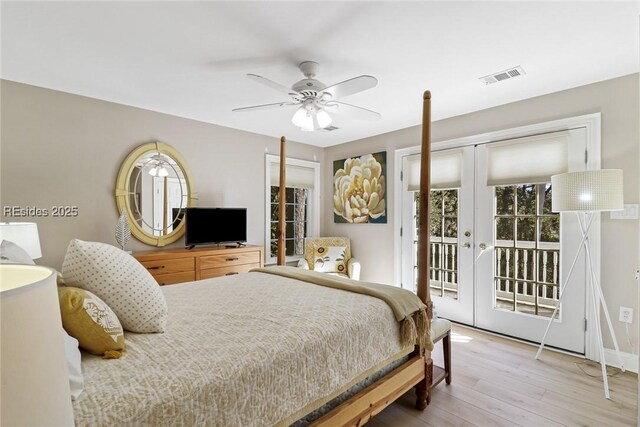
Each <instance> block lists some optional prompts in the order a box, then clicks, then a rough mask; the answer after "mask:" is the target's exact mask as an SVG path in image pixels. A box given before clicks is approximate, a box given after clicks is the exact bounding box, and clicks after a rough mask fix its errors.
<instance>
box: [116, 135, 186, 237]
mask: <svg viewBox="0 0 640 427" xmlns="http://www.w3.org/2000/svg"><path fill="white" fill-rule="evenodd" d="M196 199H197V197H196V193H195V191H194V187H193V179H192V178H191V175H190V174H189V170H188V169H187V166H186V163H185V161H184V159H183V158H182V156H181V155H180V154H179V153H178V152H177V151H176V150H175V149H174V148H173V147H171V146H169V145H167V144H163V143H161V142H150V143H147V144H143V145H141V146H139V147H138V148H136V149H135V150H133V151H132V152H131V153H130V154H129V155H128V156H127V158H126V159H125V160H124V162H123V163H122V166H120V172H118V179H117V180H116V205H117V206H118V212H122V211H125V212H126V213H127V217H128V219H129V226H130V228H131V234H133V235H134V236H135V237H136V238H137V239H138V240H140V241H141V242H143V243H146V244H148V245H154V246H165V245H168V244H169V243H173V242H175V241H176V240H178V239H179V238H180V237H182V235H183V234H184V231H185V228H184V227H185V224H184V215H185V211H186V208H187V207H191V206H193V205H194V204H195V201H196Z"/></svg>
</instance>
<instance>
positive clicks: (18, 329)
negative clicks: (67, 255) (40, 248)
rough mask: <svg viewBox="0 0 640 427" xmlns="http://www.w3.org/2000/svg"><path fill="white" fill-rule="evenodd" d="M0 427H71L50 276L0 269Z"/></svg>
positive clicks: (42, 270) (30, 269)
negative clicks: (0, 383)
mask: <svg viewBox="0 0 640 427" xmlns="http://www.w3.org/2000/svg"><path fill="white" fill-rule="evenodd" d="M0 316H1V322H0V340H1V342H2V346H1V348H0V365H1V371H2V372H1V379H2V380H1V381H2V388H1V390H0V393H1V395H2V399H0V424H1V425H3V426H14V425H15V426H17V425H20V426H44V425H51V426H54V425H55V426H72V425H73V410H72V407H71V394H70V389H69V374H68V370H67V362H66V358H65V351H64V335H63V329H62V321H61V319H60V306H59V303H58V292H57V289H56V272H55V271H54V270H52V269H49V268H46V267H39V266H35V265H17V264H2V265H0Z"/></svg>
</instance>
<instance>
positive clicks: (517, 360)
mask: <svg viewBox="0 0 640 427" xmlns="http://www.w3.org/2000/svg"><path fill="white" fill-rule="evenodd" d="M452 346H453V348H452V359H453V360H452V379H453V382H452V384H451V385H448V386H447V385H446V384H445V383H444V382H442V383H440V385H438V387H437V388H436V389H435V391H434V393H433V397H432V400H431V404H430V405H429V406H428V407H427V409H425V410H424V412H420V411H418V410H416V409H414V402H415V394H414V392H413V391H410V392H408V393H407V394H405V395H404V396H402V397H401V398H400V399H399V400H398V401H397V402H395V403H394V404H393V405H391V406H389V407H388V408H386V409H385V410H384V411H383V412H381V413H380V414H378V416H376V417H375V418H374V419H373V420H371V421H370V422H369V423H367V426H369V427H404V426H406V427H425V426H433V427H441V426H465V427H466V426H516V425H520V426H545V427H546V426H562V425H564V426H635V425H636V423H637V404H638V399H637V390H638V383H637V375H636V374H635V373H631V372H626V373H620V372H619V370H617V369H613V368H611V369H610V374H612V375H613V376H610V377H609V387H610V390H611V399H612V400H607V399H605V398H604V392H603V388H602V377H601V373H600V372H601V371H600V366H599V365H596V364H593V363H591V362H586V361H585V360H583V359H579V358H576V357H572V356H568V355H565V354H560V353H556V352H551V351H545V352H544V353H543V355H542V356H541V358H540V360H535V359H534V355H535V352H536V350H537V348H536V347H533V346H530V345H527V344H523V343H519V342H515V341H511V340H507V339H504V338H501V337H496V336H493V335H489V334H486V333H483V332H479V331H476V330H473V329H470V328H465V327H460V326H454V328H453V337H452ZM433 359H434V361H435V363H436V364H437V365H440V366H442V345H441V344H438V345H437V348H436V350H435V351H434V353H433ZM576 363H578V364H579V365H576ZM581 369H582V370H581ZM583 370H584V371H586V373H585V372H583ZM590 375H593V376H590Z"/></svg>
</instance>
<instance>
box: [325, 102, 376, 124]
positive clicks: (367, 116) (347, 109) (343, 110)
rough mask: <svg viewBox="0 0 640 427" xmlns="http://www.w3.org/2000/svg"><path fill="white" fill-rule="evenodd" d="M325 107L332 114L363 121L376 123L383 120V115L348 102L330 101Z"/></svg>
mask: <svg viewBox="0 0 640 427" xmlns="http://www.w3.org/2000/svg"><path fill="white" fill-rule="evenodd" d="M325 107H327V109H328V111H330V112H332V113H338V114H344V115H348V116H351V117H354V118H357V119H361V120H370V121H375V120H380V119H381V118H382V114H380V113H378V112H375V111H373V110H368V109H366V108H362V107H358V106H355V105H351V104H347V103H346V102H340V101H330V102H328V103H326V104H325Z"/></svg>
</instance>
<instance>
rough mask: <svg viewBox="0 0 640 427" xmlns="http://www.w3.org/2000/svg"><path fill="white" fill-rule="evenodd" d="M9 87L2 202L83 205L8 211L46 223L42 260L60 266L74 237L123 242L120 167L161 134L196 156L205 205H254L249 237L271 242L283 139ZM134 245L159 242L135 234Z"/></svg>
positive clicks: (310, 153) (307, 150)
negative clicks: (119, 236)
mask: <svg viewBox="0 0 640 427" xmlns="http://www.w3.org/2000/svg"><path fill="white" fill-rule="evenodd" d="M0 90H1V98H2V99H1V101H2V123H1V124H2V129H1V144H2V146H1V148H2V150H1V160H0V161H1V164H0V166H1V176H0V179H1V183H0V191H1V192H0V196H1V202H2V203H1V204H2V206H14V205H15V206H22V207H26V206H35V207H40V208H47V209H49V208H50V207H51V206H54V205H77V206H78V207H79V211H80V215H79V216H78V217H77V218H51V217H49V218H6V217H4V215H3V216H2V220H3V221H5V220H14V221H35V222H37V223H38V227H39V231H40V238H41V244H42V253H43V257H42V258H41V259H39V260H37V261H38V264H41V265H49V266H52V267H55V268H60V266H61V264H62V260H63V258H64V254H65V251H66V248H67V245H68V243H69V241H70V240H71V239H72V238H79V239H84V240H95V241H102V242H107V243H113V244H115V238H114V227H115V224H116V220H117V219H118V212H117V209H116V205H115V199H114V186H115V180H116V174H117V173H118V169H119V167H120V164H121V163H122V161H123V160H124V158H125V157H126V156H127V154H128V153H129V152H130V151H131V150H132V149H133V148H135V147H136V146H138V145H140V144H143V143H145V142H150V141H156V140H157V141H162V142H165V143H167V144H169V145H172V146H173V147H175V148H176V149H177V150H178V151H179V152H180V153H181V154H182V156H183V157H184V158H185V159H186V162H187V163H188V166H189V168H190V170H191V173H192V174H193V177H194V181H195V187H196V190H197V192H198V195H199V201H198V205H200V206H235V207H246V208H247V209H248V218H249V221H248V224H247V233H248V234H247V236H248V241H249V243H253V244H260V245H261V244H263V241H264V198H265V191H264V168H265V150H268V151H269V153H272V154H277V153H278V152H279V139H278V138H270V137H267V136H263V135H257V134H253V133H248V132H243V131H239V130H235V129H230V128H225V127H221V126H216V125H212V124H207V123H202V122H197V121H194V120H188V119H183V118H179V117H174V116H170V115H166V114H161V113H156V112H152V111H147V110H142V109H139V108H133V107H128V106H124V105H120V104H114V103H111V102H105V101H100V100H97V99H92V98H86V97H82V96H77V95H71V94H68V93H62V92H57V91H52V90H48V89H42V88H37V87H34V86H28V85H23V84H19V83H14V82H9V81H2V83H1V86H0ZM212 102H213V101H212ZM287 154H288V156H289V157H295V158H301V159H306V160H317V161H322V159H323V150H322V149H321V148H318V147H312V146H309V145H305V144H299V143H296V142H289V143H288V145H287ZM182 245H184V241H183V240H180V241H178V242H176V244H174V246H182ZM128 248H129V249H133V250H142V249H151V247H149V246H146V245H144V244H142V243H140V242H138V241H137V240H135V239H132V241H131V243H130V244H129V245H128Z"/></svg>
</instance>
